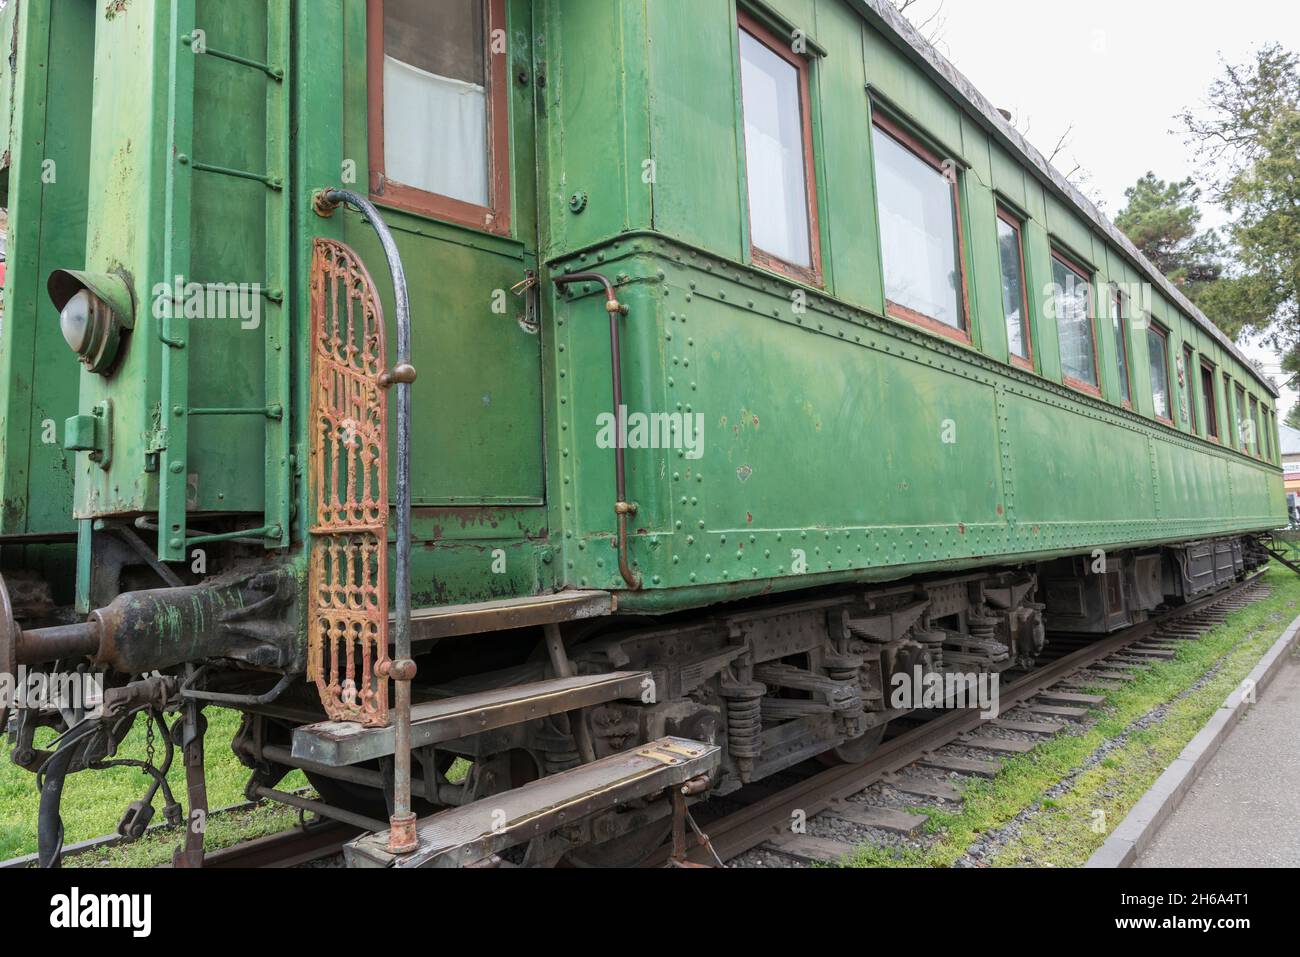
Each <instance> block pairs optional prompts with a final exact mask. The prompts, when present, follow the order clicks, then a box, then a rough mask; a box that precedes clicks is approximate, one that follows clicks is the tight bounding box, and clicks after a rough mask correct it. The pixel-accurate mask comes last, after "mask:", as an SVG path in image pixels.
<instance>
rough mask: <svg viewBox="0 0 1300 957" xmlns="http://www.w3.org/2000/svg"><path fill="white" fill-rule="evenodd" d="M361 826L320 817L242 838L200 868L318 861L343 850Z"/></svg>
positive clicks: (279, 865) (296, 864)
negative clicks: (249, 839)
mask: <svg viewBox="0 0 1300 957" xmlns="http://www.w3.org/2000/svg"><path fill="white" fill-rule="evenodd" d="M360 833H361V829H360V828H358V827H354V826H352V825H350V824H342V823H339V822H337V821H320V822H318V823H313V824H308V825H306V826H301V825H300V826H298V827H295V828H294V829H293V830H291V831H284V832H282V833H280V834H270V835H267V836H266V837H259V838H257V839H256V840H252V841H245V842H244V843H242V844H236V845H234V846H233V847H228V848H225V849H223V850H220V851H213V852H211V853H210V854H208V855H207V856H206V857H205V858H204V863H203V866H204V868H212V869H231V868H288V867H309V866H311V865H313V864H320V863H321V862H323V861H328V860H329V859H331V858H334V857H337V856H338V855H340V854H342V853H343V845H344V844H345V843H347V842H348V841H350V840H352V838H354V837H356V836H357V835H358V834H360Z"/></svg>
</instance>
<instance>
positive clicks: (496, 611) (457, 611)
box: [389, 590, 615, 641]
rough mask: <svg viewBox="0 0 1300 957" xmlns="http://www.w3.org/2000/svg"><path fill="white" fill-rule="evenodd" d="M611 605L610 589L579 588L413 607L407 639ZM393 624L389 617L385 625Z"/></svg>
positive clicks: (524, 623)
mask: <svg viewBox="0 0 1300 957" xmlns="http://www.w3.org/2000/svg"><path fill="white" fill-rule="evenodd" d="M614 607H615V602H614V596H613V595H612V594H611V593H610V592H607V591H590V590H583V591H561V592H555V593H553V594H550V595H531V596H525V597H523V598H499V599H496V600H494V601H481V602H471V603H469V604H464V605H437V606H434V607H431V608H417V609H415V610H413V611H412V612H411V639H412V640H413V641H428V640H430V639H434V638H452V637H455V636H458V635H475V634H482V633H484V632H489V631H504V630H506V629H509V628H527V627H533V626H536V625H546V624H553V623H558V622H562V621H578V620H580V619H584V618H600V617H602V616H604V615H611V614H613V613H614ZM393 626H394V622H393V620H392V619H391V618H390V619H389V627H390V628H392V627H393Z"/></svg>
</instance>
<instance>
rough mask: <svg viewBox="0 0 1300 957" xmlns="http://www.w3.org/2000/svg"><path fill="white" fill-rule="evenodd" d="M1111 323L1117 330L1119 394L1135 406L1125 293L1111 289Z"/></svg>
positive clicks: (1116, 363)
mask: <svg viewBox="0 0 1300 957" xmlns="http://www.w3.org/2000/svg"><path fill="white" fill-rule="evenodd" d="M1110 323H1111V326H1112V328H1113V329H1114V330H1115V366H1116V371H1117V372H1118V373H1119V394H1120V398H1122V399H1123V400H1124V404H1125V405H1126V406H1129V407H1130V408H1132V406H1133V382H1132V379H1130V377H1129V374H1128V323H1126V322H1125V321H1124V294H1123V293H1122V292H1120V291H1119V289H1117V288H1112V289H1111V297H1110Z"/></svg>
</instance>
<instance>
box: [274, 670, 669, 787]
mask: <svg viewBox="0 0 1300 957" xmlns="http://www.w3.org/2000/svg"><path fill="white" fill-rule="evenodd" d="M649 677H650V673H649V672H648V671H616V672H613V673H611V674H603V675H575V676H573V677H570V678H552V679H550V680H547V681H536V682H532V683H530V684H522V685H512V686H510V687H507V688H493V689H490V690H488V691H477V692H473V693H470V694H464V695H457V696H455V697H452V698H441V699H438V700H435V701H423V702H420V703H419V704H416V705H413V706H412V707H411V747H413V748H419V747H424V746H426V745H430V744H438V743H441V742H444V741H454V740H455V739H457V738H463V737H465V736H466V735H469V734H477V733H479V732H482V731H490V730H492V729H493V728H504V727H507V726H509V725H513V724H520V723H522V722H524V721H532V720H535V719H537V718H543V717H546V716H548V715H552V714H560V713H562V712H567V711H576V710H578V709H580V708H589V707H592V706H593V705H597V704H604V703H605V702H607V701H618V700H626V699H639V698H641V697H642V695H643V694H644V691H643V688H644V687H645V684H644V683H645V681H646V680H647V679H648V678H649ZM394 742H395V738H394V732H393V728H392V726H391V725H390V726H388V727H384V728H365V727H362V726H361V725H360V724H357V723H356V722H353V721H322V722H319V723H317V724H309V725H305V726H303V727H301V728H296V729H294V732H293V756H294V757H295V758H301V759H303V760H305V761H314V762H315V763H317V764H323V765H326V766H328V767H340V766H342V765H347V764H356V763H358V762H361V761H368V760H371V759H373V758H378V757H385V756H387V755H390V754H392V753H393V750H394Z"/></svg>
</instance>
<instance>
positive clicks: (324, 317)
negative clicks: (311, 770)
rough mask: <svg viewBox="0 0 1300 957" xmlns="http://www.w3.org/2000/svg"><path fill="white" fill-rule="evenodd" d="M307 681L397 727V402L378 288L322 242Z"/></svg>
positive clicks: (342, 714)
mask: <svg viewBox="0 0 1300 957" xmlns="http://www.w3.org/2000/svg"><path fill="white" fill-rule="evenodd" d="M311 323H312V375H311V388H312V396H311V416H312V418H311V421H312V436H311V472H312V475H311V479H312V486H313V489H314V492H313V494H314V499H315V506H316V508H315V522H314V524H313V525H312V528H311V535H312V543H311V544H312V558H311V568H310V572H309V579H308V589H309V602H310V605H311V607H310V619H309V625H308V636H307V640H308V658H307V673H308V676H309V677H310V678H311V679H312V680H313V681H315V682H316V687H317V688H318V689H319V691H320V697H321V702H322V704H323V705H324V706H325V712H326V714H328V715H329V717H330V718H331V719H333V720H335V721H357V722H360V723H361V724H363V725H368V726H379V725H384V724H387V723H388V681H387V679H386V678H385V677H383V676H384V675H385V674H386V673H387V666H388V664H389V662H388V547H387V543H388V462H387V454H386V451H385V450H386V447H387V435H388V404H387V398H386V393H385V391H384V389H383V388H381V387H380V383H379V377H380V374H381V373H382V372H383V367H384V361H385V356H386V352H385V345H384V317H383V310H382V307H381V306H380V302H379V294H378V293H377V292H376V290H375V284H374V281H373V280H372V279H371V278H370V274H369V273H368V272H367V271H366V267H365V266H364V265H363V264H362V262H361V260H360V259H358V258H357V256H356V254H355V253H354V252H353V251H352V250H351V249H349V248H348V247H347V246H345V245H343V244H342V243H338V242H334V241H332V240H326V239H318V240H316V243H315V248H314V251H313V256H312V277H311Z"/></svg>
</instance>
